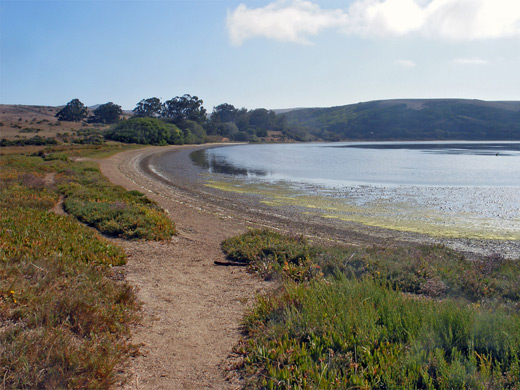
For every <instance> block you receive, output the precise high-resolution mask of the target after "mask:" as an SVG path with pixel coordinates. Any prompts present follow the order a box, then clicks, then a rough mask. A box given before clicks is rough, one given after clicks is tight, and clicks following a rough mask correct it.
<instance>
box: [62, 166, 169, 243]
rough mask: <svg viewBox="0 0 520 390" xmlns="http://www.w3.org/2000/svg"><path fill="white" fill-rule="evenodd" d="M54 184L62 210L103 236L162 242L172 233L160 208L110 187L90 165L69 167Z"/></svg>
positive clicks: (127, 192)
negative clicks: (57, 183) (58, 193)
mask: <svg viewBox="0 0 520 390" xmlns="http://www.w3.org/2000/svg"><path fill="white" fill-rule="evenodd" d="M58 180H59V183H60V184H59V186H58V188H59V190H60V192H61V193H62V194H63V195H64V196H65V199H64V203H63V205H64V208H65V210H66V211H67V212H68V213H70V214H71V215H73V216H75V217H76V218H77V219H78V220H80V221H81V222H84V223H86V224H88V225H91V226H93V227H95V228H96V229H97V230H99V231H100V232H102V233H104V234H107V235H110V236H114V237H122V238H127V239H135V238H144V239H147V240H165V239H168V238H170V237H171V236H172V235H173V234H174V233H175V229H174V227H173V225H172V223H171V221H170V219H169V218H168V216H167V215H165V213H164V212H163V211H162V209H161V208H159V207H158V206H157V205H156V204H155V203H154V202H152V201H150V200H149V199H148V198H146V197H145V196H144V194H142V193H140V192H138V191H126V190H124V189H123V188H122V187H117V186H114V185H112V184H111V183H110V182H109V181H108V180H107V179H105V178H104V177H103V176H101V174H100V172H99V168H97V167H96V165H95V164H94V163H88V162H87V163H83V164H80V165H76V166H73V167H70V168H68V169H66V170H64V171H63V172H61V173H60V176H59V179H58Z"/></svg>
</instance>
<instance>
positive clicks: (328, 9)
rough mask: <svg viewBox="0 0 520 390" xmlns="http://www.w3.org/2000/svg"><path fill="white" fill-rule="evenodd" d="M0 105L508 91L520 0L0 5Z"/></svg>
mask: <svg viewBox="0 0 520 390" xmlns="http://www.w3.org/2000/svg"><path fill="white" fill-rule="evenodd" d="M0 18H1V20H0V34H1V38H0V39H1V41H0V45H1V46H0V47H1V52H0V55H1V57H0V82H1V84H0V103H2V104H34V105H51V106H55V105H63V104H66V103H67V102H68V101H70V100H71V99H73V98H79V99H80V100H81V101H82V102H83V103H85V104H86V105H94V104H101V103H106V102H108V101H112V102H114V103H116V104H119V105H121V106H123V108H125V109H132V108H134V107H135V105H136V103H137V102H138V101H139V100H141V99H143V98H149V97H153V96H156V97H160V98H161V99H162V100H163V101H164V100H168V99H171V98H173V97H175V96H179V95H183V94H186V93H188V94H191V95H197V96H198V97H199V98H201V99H203V100H204V106H205V107H206V109H207V110H208V111H211V110H212V108H213V107H214V106H216V105H218V104H221V103H230V104H233V105H235V106H237V107H246V108H250V109H252V108H258V107H265V108H289V107H325V106H335V105H343V104H350V103H357V102H360V101H369V100H377V99H391V98H470V99H483V100H520V0H350V1H348V0H345V1H339V0H327V1H318V0H309V1H306V0H272V1H260V0H258V1H249V0H243V1H234V0H231V1H219V0H211V1H200V0H186V1H178V0H148V1H137V0H136V1H126V0H111V1H110V0H89V1H81V0H52V1H46V0H39V1H27V0H2V1H1V3H0Z"/></svg>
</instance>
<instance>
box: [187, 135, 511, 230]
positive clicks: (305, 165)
mask: <svg viewBox="0 0 520 390" xmlns="http://www.w3.org/2000/svg"><path fill="white" fill-rule="evenodd" d="M192 160H193V161H194V162H195V163H196V164H198V165H200V166H202V167H204V168H205V169H207V171H208V172H209V173H210V174H211V175H212V176H211V179H212V180H213V181H214V180H217V181H219V180H220V181H221V182H226V181H227V182H230V180H232V181H233V183H234V184H233V185H232V186H231V187H228V188H227V190H229V189H233V188H235V189H237V190H239V189H240V190H241V191H242V192H243V187H244V186H248V188H249V190H250V191H251V192H252V193H254V192H255V190H254V186H257V188H258V190H260V188H261V189H262V193H263V195H264V196H266V197H267V199H266V200H265V201H264V203H266V204H270V205H272V206H284V205H292V206H298V207H301V208H302V212H308V213H314V214H316V215H320V216H322V217H323V218H335V219H338V220H344V221H355V222H360V223H364V224H368V225H374V226H381V227H387V228H391V229H398V230H408V231H415V232H422V233H428V234H432V235H440V236H456V237H472V238H499V239H520V143H518V142H488V143H483V142H381V143H330V144H271V145H269V144H267V145H266V144H262V145H240V146H232V147H221V148H212V149H205V150H201V151H197V152H194V153H193V154H192ZM237 181H238V182H237ZM241 183H242V184H241ZM281 184H283V186H284V188H285V190H284V191H282V192H283V194H282V193H280V185H281ZM241 187H242V188H241ZM215 188H222V184H220V185H215ZM269 188H271V190H272V191H271V192H269V190H266V189H269Z"/></svg>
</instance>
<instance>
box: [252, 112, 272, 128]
mask: <svg viewBox="0 0 520 390" xmlns="http://www.w3.org/2000/svg"><path fill="white" fill-rule="evenodd" d="M275 123H276V114H275V113H274V111H272V110H266V109H265V108H257V109H256V110H253V111H251V112H250V114H249V125H250V126H253V127H255V128H258V129H264V130H268V129H269V130H271V129H272V128H273V127H274V125H275Z"/></svg>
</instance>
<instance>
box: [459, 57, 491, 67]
mask: <svg viewBox="0 0 520 390" xmlns="http://www.w3.org/2000/svg"><path fill="white" fill-rule="evenodd" d="M453 63H455V64H458V65H486V64H488V61H486V60H483V59H481V58H455V59H454V60H453Z"/></svg>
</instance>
